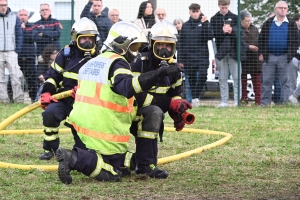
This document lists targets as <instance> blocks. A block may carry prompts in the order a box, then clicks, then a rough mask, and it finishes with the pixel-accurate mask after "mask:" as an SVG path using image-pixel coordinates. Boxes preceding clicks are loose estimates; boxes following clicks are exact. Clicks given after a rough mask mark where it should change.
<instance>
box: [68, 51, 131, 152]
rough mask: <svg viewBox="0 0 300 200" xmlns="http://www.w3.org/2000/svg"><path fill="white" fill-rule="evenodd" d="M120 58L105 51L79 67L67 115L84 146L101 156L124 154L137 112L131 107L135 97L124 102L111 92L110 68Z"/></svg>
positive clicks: (120, 96) (124, 98)
mask: <svg viewBox="0 0 300 200" xmlns="http://www.w3.org/2000/svg"><path fill="white" fill-rule="evenodd" d="M120 58H121V59H124V58H123V57H121V56H119V55H118V54H115V53H112V52H104V53H102V54H100V55H99V56H97V57H96V58H93V59H91V60H90V61H88V62H87V63H86V64H85V65H83V66H82V67H81V69H80V70H79V75H78V89H77V93H76V98H75V103H74V105H73V110H72V112H71V113H70V120H71V121H72V124H73V126H74V128H75V129H76V130H77V132H78V136H79V137H80V139H81V140H82V142H83V143H84V144H85V145H86V147H87V148H89V149H93V150H95V151H97V152H99V153H101V154H104V155H112V154H116V153H125V152H126V151H127V149H128V141H129V139H130V132H129V129H130V126H131V122H132V120H133V119H134V117H135V116H136V110H137V108H136V107H135V106H133V102H134V97H132V98H130V99H127V98H126V97H124V96H122V95H119V94H116V93H115V92H113V91H112V90H111V83H110V80H108V73H109V69H110V66H111V64H112V63H113V62H114V60H115V59H120ZM124 60H125V59H124ZM130 73H131V72H130Z"/></svg>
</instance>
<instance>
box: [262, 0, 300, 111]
mask: <svg viewBox="0 0 300 200" xmlns="http://www.w3.org/2000/svg"><path fill="white" fill-rule="evenodd" d="M287 12H288V5H287V3H286V2H285V1H278V2H277V3H276V5H275V13H276V15H275V16H274V17H271V18H269V19H267V20H266V21H265V22H264V24H263V26H262V29H261V32H260V34H259V54H260V55H259V60H260V61H264V64H263V68H262V75H263V83H262V98H261V106H268V105H270V104H271V100H272V85H273V83H274V79H275V72H276V69H278V72H279V77H280V81H281V98H280V99H281V101H282V103H286V102H287V101H288V98H289V96H290V94H291V91H290V88H291V83H293V81H294V80H291V79H292V78H294V76H295V73H297V72H296V71H295V70H294V69H292V66H291V64H290V61H291V60H292V58H293V57H294V56H295V55H296V51H297V48H298V29H297V26H296V23H295V22H294V20H292V19H290V18H287V16H286V15H287Z"/></svg>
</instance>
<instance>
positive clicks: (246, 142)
mask: <svg viewBox="0 0 300 200" xmlns="http://www.w3.org/2000/svg"><path fill="white" fill-rule="evenodd" d="M24 106H25V105H0V113H1V116H0V121H3V120H4V119H6V118H7V117H9V116H10V115H11V114H13V113H15V112H16V111H18V110H20V109H22V108H23V107H24ZM41 111H42V110H41V109H36V110H34V111H32V112H30V113H28V114H27V115H25V116H23V117H22V118H20V119H18V120H16V121H15V122H14V123H12V124H11V125H9V126H8V127H6V129H11V130H15V129H18V130H20V129H41V128H42V122H41ZM191 112H193V113H194V114H195V116H196V121H195V123H194V124H192V125H190V126H186V128H196V129H207V130H214V131H221V132H227V133H231V134H232V135H233V138H232V139H231V140H229V142H227V143H225V144H224V145H222V146H218V147H216V148H213V149H210V150H206V151H204V152H203V153H201V154H197V155H193V156H191V157H189V158H185V159H181V160H179V161H174V162H171V163H167V164H164V165H160V166H159V167H160V168H162V169H166V170H168V172H169V178H168V179H166V180H156V179H150V178H148V179H140V178H139V177H138V176H135V175H132V176H130V177H124V178H122V182H119V183H106V182H98V181H95V180H93V179H90V178H89V177H86V176H84V175H82V174H80V173H78V172H72V177H73V183H72V184H71V185H64V184H62V183H61V182H60V181H59V179H58V176H57V172H56V171H48V172H43V171H38V170H29V171H24V170H18V169H3V168H0V199H26V200H27V199H43V200H44V199H84V200H92V199H105V200H106V199H286V200H288V199H300V181H299V172H300V169H299V168H300V157H299V154H300V131H299V119H300V109H299V108H295V107H291V106H281V107H279V106H274V107H270V108H261V107H254V106H252V107H238V108H224V109H216V108H214V107H199V108H194V109H193V110H192V111H191ZM165 121H166V126H169V127H170V126H172V121H171V119H170V117H169V116H168V115H166V120H165ZM62 128H65V127H64V126H62ZM60 136H61V146H62V147H65V148H71V147H72V145H73V141H72V137H71V134H70V133H61V135H60ZM221 138H222V136H217V135H205V134H195V133H185V132H179V133H176V132H167V133H165V135H164V142H163V143H160V144H159V149H160V151H159V157H165V156H170V155H174V154H178V153H182V152H185V151H188V150H191V149H195V148H197V147H200V146H203V145H206V144H209V143H212V142H215V141H217V140H219V139H221ZM42 140H43V135H39V134H27V135H0V146H1V151H0V161H2V162H9V163H17V164H34V165H39V164H57V162H56V161H55V160H51V161H46V162H44V161H43V162H42V161H40V160H39V159H38V156H39V155H40V153H41V152H42ZM130 148H131V149H134V144H133V142H131V146H130Z"/></svg>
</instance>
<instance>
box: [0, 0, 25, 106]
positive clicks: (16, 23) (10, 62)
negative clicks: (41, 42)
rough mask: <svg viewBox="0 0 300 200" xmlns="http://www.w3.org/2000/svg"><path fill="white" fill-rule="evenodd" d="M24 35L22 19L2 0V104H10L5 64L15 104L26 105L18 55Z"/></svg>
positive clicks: (0, 39) (0, 51)
mask: <svg viewBox="0 0 300 200" xmlns="http://www.w3.org/2000/svg"><path fill="white" fill-rule="evenodd" d="M22 42H23V33H22V28H21V22H20V19H19V18H18V17H17V15H15V14H13V13H12V12H11V10H10V8H9V7H8V2H7V0H0V103H9V102H10V99H9V97H8V93H7V85H6V82H5V69H4V67H5V64H6V65H7V68H8V70H9V76H10V79H11V85H12V90H13V101H14V103H24V92H23V90H22V86H21V80H20V75H19V74H20V67H19V65H18V54H19V53H20V52H21V51H22Z"/></svg>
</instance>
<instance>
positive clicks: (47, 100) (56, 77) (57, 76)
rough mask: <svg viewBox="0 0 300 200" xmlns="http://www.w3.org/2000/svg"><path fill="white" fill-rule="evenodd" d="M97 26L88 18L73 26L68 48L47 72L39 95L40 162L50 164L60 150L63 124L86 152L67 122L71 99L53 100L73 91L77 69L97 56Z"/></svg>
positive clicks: (71, 103) (71, 106)
mask: <svg viewBox="0 0 300 200" xmlns="http://www.w3.org/2000/svg"><path fill="white" fill-rule="evenodd" d="M98 38H99V37H98V31H97V26H96V25H95V23H94V22H92V21H91V20H89V19H88V18H85V17H84V18H81V19H80V20H78V21H77V22H75V23H74V24H73V26H72V29H71V44H70V45H69V46H67V47H65V48H64V49H62V50H61V51H60V52H59V53H58V55H57V57H56V59H55V61H54V62H53V63H52V64H51V67H50V69H49V70H48V71H47V72H46V73H45V75H44V77H45V80H46V81H45V83H44V88H43V91H42V95H41V107H42V108H43V109H44V110H45V111H44V112H43V113H42V116H43V125H44V126H45V129H44V133H45V135H44V141H43V148H44V152H43V153H42V154H41V155H40V160H49V159H51V158H53V157H54V155H55V152H56V150H57V149H58V147H59V136H58V132H59V129H58V127H59V125H60V122H61V121H63V120H66V122H65V125H66V126H68V127H70V128H71V129H72V133H73V136H74V140H75V145H74V146H78V147H80V148H83V149H85V145H84V144H83V143H82V142H81V140H80V139H79V138H78V135H77V133H76V131H75V130H74V129H73V127H72V126H71V125H70V124H69V123H68V122H67V121H68V118H67V117H68V116H69V114H70V112H71V110H72V108H73V103H74V97H72V95H71V97H68V98H64V99H61V100H56V99H54V98H53V97H52V95H53V94H56V93H60V92H64V91H67V90H72V89H74V90H76V86H77V78H78V71H79V69H80V68H81V67H82V66H83V65H84V64H85V63H86V62H87V61H88V60H89V59H91V57H95V56H96V51H95V48H96V43H97V39H98Z"/></svg>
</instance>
